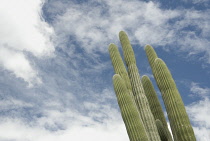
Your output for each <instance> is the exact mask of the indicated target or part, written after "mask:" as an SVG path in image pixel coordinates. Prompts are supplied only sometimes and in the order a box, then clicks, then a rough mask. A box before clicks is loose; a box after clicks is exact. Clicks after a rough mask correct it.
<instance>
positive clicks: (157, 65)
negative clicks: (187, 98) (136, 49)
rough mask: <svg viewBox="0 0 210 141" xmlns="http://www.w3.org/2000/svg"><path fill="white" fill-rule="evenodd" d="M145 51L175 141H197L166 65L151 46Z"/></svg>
mask: <svg viewBox="0 0 210 141" xmlns="http://www.w3.org/2000/svg"><path fill="white" fill-rule="evenodd" d="M145 51H146V54H147V58H148V60H149V63H150V65H151V68H152V72H153V75H154V77H155V80H156V82H157V85H158V87H159V89H160V91H161V94H162V98H163V101H164V104H165V107H166V111H167V114H168V118H169V121H170V125H171V129H172V133H173V135H174V139H175V141H196V138H195V135H194V131H193V129H192V126H191V124H190V121H189V118H188V115H187V112H186V110H185V107H184V103H183V101H182V98H181V96H180V94H179V91H178V89H177V87H176V84H175V82H174V80H173V78H172V75H171V73H170V71H169V70H168V68H167V66H166V64H165V63H164V62H163V61H162V60H161V59H160V58H157V55H156V53H155V51H154V49H153V48H152V47H151V46H146V47H145Z"/></svg>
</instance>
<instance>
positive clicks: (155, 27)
mask: <svg viewBox="0 0 210 141" xmlns="http://www.w3.org/2000/svg"><path fill="white" fill-rule="evenodd" d="M209 15H210V1H209V0H171V1H167V0H151V1H149V0H130V1H125V0H115V1H113V0H27V1H26V0H18V1H17V0H6V1H5V0H0V133H1V135H0V141H58V140H59V141H67V140H68V141H69V140H71V141H98V140H99V139H100V141H107V140H110V141H112V140H115V141H129V138H128V136H127V133H126V129H125V125H124V123H123V121H122V118H121V115H120V110H119V107H118V105H117V100H116V96H115V93H114V90H113V84H112V76H113V75H114V70H113V67H112V64H111V60H110V57H109V53H108V46H109V44H110V43H114V44H116V45H117V46H118V47H119V50H120V52H121V53H122V49H121V46H120V42H119V38H118V33H119V32H120V31H121V30H123V31H125V32H126V33H127V34H128V36H129V39H130V41H131V44H132V46H133V49H134V52H135V55H136V60H137V66H138V68H139V72H140V75H141V76H143V75H148V76H149V77H150V78H151V80H152V82H153V84H154V86H155V89H156V91H157V93H158V97H159V99H160V101H161V103H162V105H163V101H162V98H161V94H160V92H159V90H158V88H157V86H156V83H155V81H154V78H153V76H152V72H151V69H150V66H149V63H148V61H147V58H146V54H145V51H144V46H145V45H146V44H150V45H152V46H153V47H154V49H155V50H156V52H157V54H158V56H159V57H160V58H162V59H163V60H164V61H165V62H166V64H167V66H168V68H169V69H170V71H171V73H172V75H173V78H174V80H175V82H176V84H177V87H178V89H179V92H180V94H181V97H182V99H183V102H184V104H185V106H186V110H187V113H188V115H189V118H190V121H191V123H192V126H193V129H194V132H195V135H196V138H197V141H209V140H210V114H209V113H210V104H209V103H210V85H209V84H210V79H209V78H210V47H209V46H210V16H209ZM163 108H164V107H163ZM164 111H165V109H164Z"/></svg>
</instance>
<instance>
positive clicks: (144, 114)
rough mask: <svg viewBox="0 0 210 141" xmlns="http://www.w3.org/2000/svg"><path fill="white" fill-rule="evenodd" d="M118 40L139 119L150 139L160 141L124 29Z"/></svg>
mask: <svg viewBox="0 0 210 141" xmlns="http://www.w3.org/2000/svg"><path fill="white" fill-rule="evenodd" d="M119 37H120V42H121V45H122V49H123V54H124V59H125V62H126V65H127V68H128V75H129V78H130V81H131V86H132V91H133V94H134V98H135V101H136V105H137V107H138V110H139V113H140V115H141V119H142V121H143V123H144V126H145V128H146V131H147V133H148V135H149V138H150V140H152V141H160V137H159V134H158V130H157V127H156V124H155V119H154V117H153V115H152V112H151V110H150V107H149V103H148V100H147V98H146V96H145V93H144V89H143V86H142V84H141V80H140V75H139V72H138V68H137V66H136V60H135V56H134V52H133V49H132V46H131V44H130V41H129V39H128V36H127V35H126V33H125V32H124V31H121V32H120V33H119Z"/></svg>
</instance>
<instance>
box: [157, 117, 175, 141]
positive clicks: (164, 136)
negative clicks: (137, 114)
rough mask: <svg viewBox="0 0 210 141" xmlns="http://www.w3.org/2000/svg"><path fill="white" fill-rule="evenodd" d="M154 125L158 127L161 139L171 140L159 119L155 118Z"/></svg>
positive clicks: (164, 140) (163, 140)
mask: <svg viewBox="0 0 210 141" xmlns="http://www.w3.org/2000/svg"><path fill="white" fill-rule="evenodd" d="M156 126H157V128H158V132H159V135H160V138H161V141H173V140H172V139H169V138H168V135H167V131H166V128H165V127H164V126H163V124H162V122H161V121H160V120H159V119H156Z"/></svg>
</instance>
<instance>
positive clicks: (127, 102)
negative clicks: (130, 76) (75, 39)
mask: <svg viewBox="0 0 210 141" xmlns="http://www.w3.org/2000/svg"><path fill="white" fill-rule="evenodd" d="M113 84H114V90H115V93H116V96H117V101H118V105H119V107H120V110H121V115H122V118H123V121H124V123H125V126H126V129H127V133H128V136H129V138H130V141H149V137H148V135H147V133H146V130H145V128H144V125H143V122H142V120H141V118H140V115H139V112H138V110H137V108H136V106H135V105H134V103H133V101H132V98H131V96H130V94H129V92H128V89H127V87H126V85H125V81H124V80H123V79H122V78H121V76H120V75H119V74H115V75H114V76H113Z"/></svg>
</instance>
